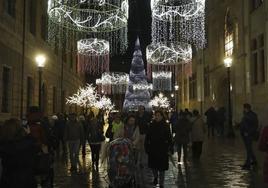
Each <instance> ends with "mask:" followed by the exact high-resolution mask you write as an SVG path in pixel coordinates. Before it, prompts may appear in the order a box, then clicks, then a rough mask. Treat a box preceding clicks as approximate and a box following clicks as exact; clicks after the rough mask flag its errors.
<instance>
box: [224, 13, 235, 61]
mask: <svg viewBox="0 0 268 188" xmlns="http://www.w3.org/2000/svg"><path fill="white" fill-rule="evenodd" d="M224 35H225V39H224V40H225V43H224V45H225V46H224V52H225V57H230V56H232V55H233V50H234V28H233V23H232V21H231V16H230V11H229V9H228V10H227V12H226V16H225V26H224Z"/></svg>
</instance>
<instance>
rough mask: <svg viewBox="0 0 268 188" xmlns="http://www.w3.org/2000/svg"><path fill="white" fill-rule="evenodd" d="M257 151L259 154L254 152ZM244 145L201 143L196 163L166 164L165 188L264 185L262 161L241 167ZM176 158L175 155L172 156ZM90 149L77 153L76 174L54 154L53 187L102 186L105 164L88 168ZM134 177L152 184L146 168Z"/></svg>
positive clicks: (260, 187) (236, 142) (105, 182)
mask: <svg viewBox="0 0 268 188" xmlns="http://www.w3.org/2000/svg"><path fill="white" fill-rule="evenodd" d="M258 154H259V153H258ZM244 157H245V156H244V148H243V145H242V143H241V141H240V140H239V138H237V139H235V140H229V139H223V138H214V139H210V140H208V141H206V142H205V144H204V150H203V154H202V157H201V160H200V161H199V162H192V161H191V160H190V162H187V163H186V164H181V165H178V166H177V165H176V166H174V165H172V164H171V163H170V168H169V171H168V172H167V173H166V179H165V187H166V188H175V187H176V188H178V187H179V188H225V187H226V188H264V187H265V186H264V185H263V182H262V169H261V166H262V161H261V157H259V158H260V159H259V166H260V167H257V168H256V169H253V170H251V171H243V170H241V167H240V165H242V164H243V163H244ZM174 158H175V160H176V154H175V155H174ZM90 161H91V160H90V151H89V148H87V155H86V157H85V158H82V156H80V167H79V170H78V172H77V173H71V172H70V171H69V168H70V164H69V162H68V160H67V156H62V155H58V156H57V157H56V162H55V187H57V188H61V187H62V188H69V187H70V188H73V187H75V188H91V187H94V188H106V187H108V177H107V173H106V165H102V166H101V167H100V170H99V172H96V171H94V170H92V168H91V162H90ZM136 179H137V180H138V182H141V183H140V185H142V186H141V187H142V188H143V187H144V188H147V187H148V188H149V187H153V186H152V184H151V182H152V174H151V171H150V170H149V169H147V168H144V169H138V173H137V177H136Z"/></svg>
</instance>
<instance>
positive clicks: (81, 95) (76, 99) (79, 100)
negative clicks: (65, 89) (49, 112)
mask: <svg viewBox="0 0 268 188" xmlns="http://www.w3.org/2000/svg"><path fill="white" fill-rule="evenodd" d="M97 101H98V95H97V92H96V88H95V87H94V86H93V85H91V84H88V85H86V87H84V88H79V89H78V91H77V93H75V94H74V95H73V96H71V97H69V98H67V102H66V103H67V104H76V105H78V106H81V107H85V108H89V107H93V106H94V105H95V104H96V103H97Z"/></svg>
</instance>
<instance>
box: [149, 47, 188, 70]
mask: <svg viewBox="0 0 268 188" xmlns="http://www.w3.org/2000/svg"><path fill="white" fill-rule="evenodd" d="M146 58H147V62H148V63H149V64H155V65H176V64H179V63H187V62H189V61H191V59H192V47H191V45H188V44H185V43H179V44H177V45H176V44H171V45H170V46H167V45H165V44H163V43H156V44H151V45H149V46H147V49H146Z"/></svg>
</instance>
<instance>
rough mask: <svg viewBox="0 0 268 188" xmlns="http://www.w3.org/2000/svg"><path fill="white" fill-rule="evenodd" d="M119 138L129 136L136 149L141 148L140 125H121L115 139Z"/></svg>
mask: <svg viewBox="0 0 268 188" xmlns="http://www.w3.org/2000/svg"><path fill="white" fill-rule="evenodd" d="M117 138H128V139H130V140H131V141H132V144H133V146H134V148H135V149H140V148H141V143H140V130H139V127H138V126H134V127H130V126H129V125H124V126H122V127H120V129H119V130H118V133H117V134H116V135H115V137H114V139H117Z"/></svg>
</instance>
